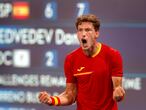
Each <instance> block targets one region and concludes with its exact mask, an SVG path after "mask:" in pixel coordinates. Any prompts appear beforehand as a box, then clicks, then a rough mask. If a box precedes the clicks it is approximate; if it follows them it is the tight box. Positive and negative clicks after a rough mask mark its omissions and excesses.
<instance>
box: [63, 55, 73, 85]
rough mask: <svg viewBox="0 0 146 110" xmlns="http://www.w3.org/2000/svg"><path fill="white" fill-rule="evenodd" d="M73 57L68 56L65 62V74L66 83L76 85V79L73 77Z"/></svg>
mask: <svg viewBox="0 0 146 110" xmlns="http://www.w3.org/2000/svg"><path fill="white" fill-rule="evenodd" d="M72 64H73V63H72V57H71V56H70V55H68V56H67V57H66V58H65V62H64V72H65V77H66V83H75V77H74V76H73V69H72V67H73V66H72Z"/></svg>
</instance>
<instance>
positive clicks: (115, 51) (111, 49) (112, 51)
mask: <svg viewBox="0 0 146 110" xmlns="http://www.w3.org/2000/svg"><path fill="white" fill-rule="evenodd" d="M102 48H103V50H104V51H105V52H107V53H119V50H118V49H116V48H113V47H111V46H109V45H107V44H103V43H102Z"/></svg>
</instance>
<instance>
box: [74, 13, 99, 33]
mask: <svg viewBox="0 0 146 110" xmlns="http://www.w3.org/2000/svg"><path fill="white" fill-rule="evenodd" d="M82 22H91V23H92V24H93V26H94V29H95V31H98V30H99V28H100V21H99V18H97V17H96V16H95V15H93V14H87V15H81V16H79V17H78V18H77V19H76V24H75V25H76V29H78V25H80V24H81V23H82Z"/></svg>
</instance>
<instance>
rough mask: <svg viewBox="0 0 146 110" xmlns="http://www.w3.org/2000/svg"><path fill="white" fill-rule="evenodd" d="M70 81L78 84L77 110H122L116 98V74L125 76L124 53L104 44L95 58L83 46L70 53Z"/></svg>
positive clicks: (66, 73) (67, 59)
mask: <svg viewBox="0 0 146 110" xmlns="http://www.w3.org/2000/svg"><path fill="white" fill-rule="evenodd" d="M64 70H65V75H66V82H67V83H76V85H77V98H76V102H77V110H118V108H117V103H116V102H115V101H114V100H113V98H112V95H113V85H112V76H119V77H122V76H123V71H122V58H121V55H120V53H119V52H118V51H117V50H115V49H113V48H111V47H109V46H106V45H104V44H102V47H101V50H100V52H99V53H98V54H97V55H96V56H94V57H88V56H86V55H85V54H84V53H83V51H82V49H81V48H78V49H77V50H75V51H73V52H72V53H70V54H69V55H67V57H66V60H65V65H64Z"/></svg>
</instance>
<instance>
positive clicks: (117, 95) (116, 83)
mask: <svg viewBox="0 0 146 110" xmlns="http://www.w3.org/2000/svg"><path fill="white" fill-rule="evenodd" d="M112 82H113V89H114V91H113V99H114V100H116V101H118V102H119V101H121V100H122V99H123V98H124V96H125V90H124V89H123V87H122V77H115V76H113V77H112Z"/></svg>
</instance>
